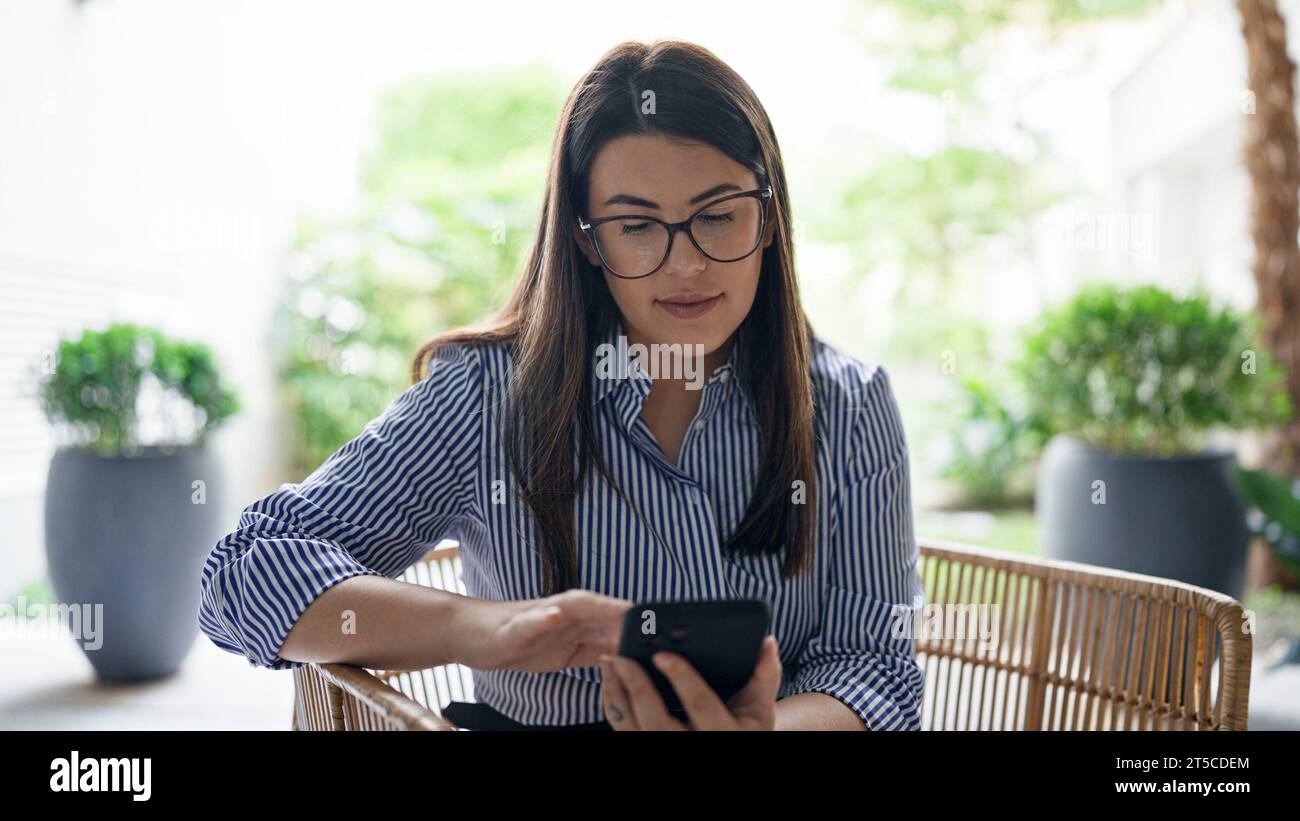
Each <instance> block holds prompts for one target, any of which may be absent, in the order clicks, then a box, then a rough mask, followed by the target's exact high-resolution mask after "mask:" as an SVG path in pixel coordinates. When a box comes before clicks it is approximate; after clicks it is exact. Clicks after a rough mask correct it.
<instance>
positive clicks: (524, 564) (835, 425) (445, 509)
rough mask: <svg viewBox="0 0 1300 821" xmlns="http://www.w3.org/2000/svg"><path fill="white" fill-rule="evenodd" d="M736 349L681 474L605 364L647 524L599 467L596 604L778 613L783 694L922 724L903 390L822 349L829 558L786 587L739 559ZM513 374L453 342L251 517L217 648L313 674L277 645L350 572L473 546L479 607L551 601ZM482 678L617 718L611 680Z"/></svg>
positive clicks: (605, 408) (222, 555) (587, 531)
mask: <svg viewBox="0 0 1300 821" xmlns="http://www.w3.org/2000/svg"><path fill="white" fill-rule="evenodd" d="M623 332H624V331H623V327H622V325H621V324H620V325H618V326H617V327H616V328H615V329H614V330H613V332H612V333H611V335H610V336H609V337H608V338H607V339H605V340H604V341H605V342H608V343H610V344H611V345H616V344H617V341H616V340H617V338H618V337H619V336H621V335H622V334H623ZM739 347H740V346H738V345H733V346H732V351H731V355H730V358H729V359H728V361H727V362H726V363H725V364H724V365H722V366H720V367H719V368H717V369H716V370H715V371H714V372H713V373H712V374H711V375H709V377H708V379H707V381H705V383H704V386H703V388H702V391H703V396H702V398H701V402H700V407H699V411H698V413H697V414H696V416H695V418H694V419H693V420H692V423H691V425H690V427H689V428H688V429H687V432H686V436H685V439H684V440H683V442H682V445H681V449H680V456H679V461H678V464H675V465H674V464H672V463H671V462H670V461H669V460H668V459H667V458H666V457H665V456H664V454H663V452H662V450H661V449H660V447H659V446H658V444H656V442H655V439H654V436H653V434H652V433H651V432H650V430H649V428H648V427H647V426H646V424H645V422H644V420H643V419H642V418H641V406H642V403H643V402H644V400H645V398H646V396H647V395H648V394H649V392H650V387H651V385H652V382H651V381H650V379H649V377H648V376H647V375H646V374H645V373H644V372H642V371H640V370H638V369H637V368H636V367H634V366H631V363H630V362H629V363H628V364H629V368H626V369H623V371H624V372H622V373H620V374H619V377H618V378H609V377H608V375H607V374H608V370H607V369H606V370H603V371H602V376H597V375H596V374H595V373H594V371H595V369H594V368H593V377H592V379H593V385H592V388H593V390H592V397H593V401H594V403H595V420H596V422H595V423H596V428H597V441H598V442H599V446H600V448H601V453H602V455H603V456H604V458H605V460H606V464H607V466H608V467H609V470H610V471H611V473H612V475H613V476H614V477H615V479H616V480H617V481H618V482H619V483H621V485H622V487H623V488H624V489H625V491H626V492H627V495H628V498H629V499H630V500H631V502H632V503H633V504H635V505H636V506H637V507H639V511H637V510H633V509H632V508H630V507H629V506H628V503H627V502H626V501H624V500H623V499H622V498H620V496H619V495H618V494H617V493H616V492H615V490H614V489H613V488H611V487H610V486H609V485H608V484H606V483H605V482H604V480H602V479H599V478H598V474H597V473H596V472H595V471H589V472H588V479H587V480H586V481H587V484H586V486H585V487H584V488H582V489H581V491H580V492H579V494H578V497H577V501H576V504H575V508H576V515H577V550H578V557H579V570H580V574H581V587H583V588H585V589H588V590H593V591H596V592H599V593H605V594H608V595H611V596H617V597H620V598H625V599H629V600H631V601H634V602H636V601H648V600H665V599H694V598H705V599H713V598H761V599H764V600H766V601H767V603H768V606H769V608H770V612H771V616H772V621H771V630H772V633H773V634H774V635H775V636H776V639H777V641H778V645H779V647H780V653H781V661H782V667H783V681H782V686H781V691H780V693H779V696H778V697H781V698H783V697H785V696H789V695H793V694H795V693H803V692H818V693H825V694H828V695H830V696H833V697H835V698H837V699H839V700H840V701H842V702H843V703H844V704H846V705H848V706H849V707H850V708H852V709H853V710H854V711H855V712H856V713H857V714H858V715H859V716H860V717H861V718H862V720H863V722H864V723H865V724H866V726H867V727H868V728H870V729H916V728H919V726H920V712H921V701H922V694H923V686H924V684H923V676H922V673H921V670H920V668H919V667H918V665H917V663H916V656H915V647H914V645H913V642H912V639H911V638H910V637H909V636H910V634H909V633H901V632H896V631H895V624H896V622H897V621H898V617H899V616H900V614H902V615H904V616H906V617H907V618H913V617H914V615H915V613H916V612H917V609H918V608H920V607H922V605H923V603H924V602H923V592H922V588H921V583H920V579H919V577H918V573H917V559H918V549H917V543H916V539H915V537H914V535H913V521H912V510H911V501H910V486H909V470H908V454H907V446H906V443H905V439H904V433H903V425H902V420H901V418H900V416H899V412H898V407H897V404H896V401H895V398H894V395H893V391H892V388H891V387H890V382H889V378H888V376H887V374H886V372H885V370H884V369H883V368H882V367H879V366H875V367H871V366H867V365H864V364H862V363H860V362H858V361H857V360H855V359H853V358H851V357H849V356H847V355H845V354H843V353H840V352H839V351H837V350H835V349H834V348H832V347H831V346H829V345H827V344H826V343H824V342H822V341H821V340H820V339H814V340H813V351H812V352H813V364H812V369H813V372H812V383H813V389H814V393H815V402H816V403H817V405H818V415H819V417H820V421H819V429H820V431H821V434H820V435H819V437H818V442H817V477H816V480H817V490H818V492H817V493H816V494H815V495H816V505H817V516H818V526H817V542H816V554H815V558H814V561H813V566H812V568H811V570H810V571H809V572H805V573H804V574H802V575H800V576H795V577H794V578H790V579H784V578H782V576H781V559H780V557H779V556H767V555H763V556H734V557H733V556H729V555H725V554H724V553H723V552H722V549H721V548H722V545H723V544H725V541H726V539H725V536H726V535H727V534H729V533H731V532H732V530H733V529H734V528H735V527H736V526H737V525H738V524H739V523H740V521H741V518H742V517H743V516H744V513H745V509H746V505H747V503H748V501H749V497H750V493H751V487H752V483H753V482H755V481H756V480H757V475H758V470H759V467H760V464H761V457H762V454H761V447H762V438H761V433H760V430H759V426H758V416H757V413H756V410H755V406H754V403H753V401H752V397H750V396H749V394H748V391H747V390H746V389H744V388H742V386H741V384H740V380H739V379H735V378H733V375H734V374H736V373H738V372H739V367H738V357H739V356H740V352H739ZM606 350H609V349H606ZM620 350H625V348H622V349H620ZM625 355H626V354H625ZM593 356H594V354H593ZM631 358H632V357H629V359H631ZM605 362H606V363H608V360H605ZM512 364H513V363H512V360H511V357H510V355H509V353H508V352H507V350H506V349H505V347H504V346H498V345H487V346H478V345H451V346H445V347H444V348H443V349H442V350H440V351H439V353H438V354H437V355H436V356H435V357H434V358H433V359H432V360H431V361H430V363H429V368H428V372H427V374H426V376H425V378H424V379H423V380H422V381H420V382H419V383H417V384H415V385H412V386H411V387H409V388H407V389H406V390H405V391H404V392H403V393H402V394H401V395H400V396H398V397H397V398H396V399H394V400H393V401H392V403H391V404H390V405H389V406H388V407H387V408H386V409H385V410H384V412H383V413H382V414H381V415H380V416H378V417H377V418H375V419H374V420H372V421H371V422H370V423H368V424H367V425H366V426H365V428H364V429H363V430H362V432H361V433H360V434H359V435H358V436H357V437H356V438H355V439H353V440H352V441H350V442H348V443H347V444H345V445H344V446H343V447H341V448H340V449H339V450H338V451H336V452H335V453H334V454H332V455H331V456H330V457H329V458H328V459H326V460H325V462H324V463H323V464H321V466H320V467H318V468H317V469H316V470H315V471H313V472H312V473H311V475H309V476H308V477H307V478H306V479H304V480H303V481H302V482H299V483H295V484H284V485H281V486H280V487H279V489H277V490H275V491H274V492H272V493H270V494H269V495H267V496H265V497H264V498H262V499H260V500H258V501H256V502H254V503H253V504H251V505H249V506H248V507H247V508H245V509H244V511H243V513H242V515H241V517H240V521H239V527H238V529H236V530H235V531H234V532H232V533H229V534H228V535H226V536H225V537H224V538H222V539H221V540H220V541H219V542H218V543H217V544H216V546H215V547H214V549H213V550H212V552H211V554H210V555H209V557H208V559H207V561H206V564H205V566H204V569H203V575H202V593H203V595H202V603H201V605H200V611H199V622H200V625H201V627H202V629H203V631H204V633H206V634H207V635H208V637H209V638H211V639H212V641H213V642H215V643H216V644H217V645H218V646H220V647H222V648H224V649H227V650H230V651H232V652H236V653H241V654H243V655H244V656H245V657H247V658H248V659H249V660H250V662H251V663H252V664H254V665H258V666H263V667H269V668H274V669H285V668H292V667H297V666H300V664H298V663H296V662H292V661H289V660H286V659H283V658H281V657H280V656H279V655H278V649H279V647H280V645H281V644H282V642H283V641H284V638H285V636H286V635H287V634H288V633H289V630H290V628H291V627H292V626H293V624H294V622H295V621H296V620H297V618H298V617H299V615H300V614H301V613H302V612H303V611H304V610H305V609H306V608H307V606H308V605H309V604H310V603H311V602H312V601H313V600H314V599H315V598H316V597H317V596H319V595H320V594H321V593H322V592H324V591H325V590H326V589H328V588H329V587H331V586H332V585H334V584H337V583H338V582H340V581H342V580H343V579H347V578H349V577H352V576H358V575H363V574H371V575H383V576H388V577H396V576H399V575H401V574H402V572H403V571H404V570H405V569H406V568H407V567H409V566H410V565H411V564H412V563H414V562H416V561H417V560H419V559H420V557H422V556H423V555H424V554H425V553H426V552H427V551H428V550H429V549H430V548H432V547H434V546H435V545H437V544H438V543H439V542H441V541H443V540H444V539H454V540H455V541H457V542H459V544H460V550H461V562H462V581H463V584H464V588H465V592H466V593H467V594H468V595H470V596H473V597H477V598H484V599H496V600H504V599H510V600H514V599H529V598H536V597H538V596H540V595H541V575H540V568H539V559H538V555H537V553H536V551H535V549H533V548H531V547H530V545H532V544H535V542H534V540H533V539H534V533H535V530H534V526H533V523H532V520H531V515H530V512H529V511H528V509H527V506H526V505H525V504H524V503H522V502H520V501H519V500H518V499H517V498H516V497H515V495H514V493H513V489H514V481H513V477H512V476H511V474H510V471H509V470H507V469H506V468H505V467H504V465H505V457H504V451H503V448H502V441H501V438H500V437H499V435H498V430H497V423H498V419H497V418H496V417H497V413H498V411H497V408H498V407H499V404H500V402H501V399H502V396H503V391H504V386H505V385H507V384H508V379H509V374H510V370H511V368H512ZM792 492H793V491H792ZM473 678H474V693H475V697H476V699H477V700H479V701H482V702H485V703H487V704H488V705H490V706H492V707H494V708H496V709H497V710H499V711H500V712H502V713H504V714H505V715H507V716H509V717H510V718H513V719H515V720H516V721H520V722H524V723H527V724H577V723H586V722H594V721H600V720H601V719H602V718H603V714H602V710H601V706H600V697H599V694H600V670H599V668H597V667H583V668H570V669H566V670H563V671H559V672H553V673H528V672H518V671H514V670H475V671H473Z"/></svg>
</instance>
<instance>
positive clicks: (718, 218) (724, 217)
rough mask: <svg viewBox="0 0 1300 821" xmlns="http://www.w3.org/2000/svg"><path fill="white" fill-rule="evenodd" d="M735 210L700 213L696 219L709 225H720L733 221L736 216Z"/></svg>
mask: <svg viewBox="0 0 1300 821" xmlns="http://www.w3.org/2000/svg"><path fill="white" fill-rule="evenodd" d="M734 213H735V212H733V211H728V212H727V213H725V214H700V215H699V216H698V217H696V219H698V220H700V221H701V222H704V223H706V224H708V225H719V224H721V223H726V222H731V221H732V220H733V219H735V217H734V216H733V215H734Z"/></svg>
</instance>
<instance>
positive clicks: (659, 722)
mask: <svg viewBox="0 0 1300 821" xmlns="http://www.w3.org/2000/svg"><path fill="white" fill-rule="evenodd" d="M654 662H655V665H656V666H657V667H658V668H659V671H660V672H662V673H663V674H664V677H665V678H667V679H668V681H669V682H670V683H671V684H672V685H673V689H674V690H675V691H676V692H677V697H678V699H680V700H681V702H682V707H684V708H685V710H686V715H687V717H688V718H689V719H690V723H689V724H683V723H682V722H681V721H679V720H678V719H676V718H674V717H673V716H672V715H670V714H669V712H668V708H667V707H666V706H665V705H664V701H663V699H662V698H660V697H659V691H658V690H656V689H655V686H654V683H653V682H652V681H651V680H650V676H649V675H648V674H647V673H646V671H645V670H643V669H642V668H641V665H640V664H639V663H637V662H635V661H633V660H632V659H629V658H625V657H623V656H615V655H608V656H603V657H602V658H601V660H600V667H601V671H602V673H603V676H602V683H601V692H600V703H601V705H603V707H604V710H605V718H606V719H608V720H609V723H610V725H611V726H612V727H613V728H614V729H615V730H772V729H775V727H776V694H777V692H778V691H779V690H780V689H781V657H780V654H779V653H778V652H777V646H776V637H775V636H768V637H767V638H765V639H764V640H763V646H762V649H761V651H760V653H759V657H758V664H757V665H756V666H755V667H754V674H753V676H751V677H750V679H749V682H748V683H747V684H746V685H745V687H744V689H742V690H741V691H740V692H739V693H736V695H734V696H732V697H731V701H730V703H729V704H724V703H723V701H722V699H720V698H718V694H717V693H715V692H714V691H713V688H711V687H710V686H709V685H708V683H706V682H705V681H704V678H703V677H701V676H700V674H699V673H698V672H696V671H695V669H694V668H693V667H691V665H690V664H689V663H687V661H686V659H684V658H682V657H681V656H679V655H677V654H676V653H667V652H659V653H655V655H654Z"/></svg>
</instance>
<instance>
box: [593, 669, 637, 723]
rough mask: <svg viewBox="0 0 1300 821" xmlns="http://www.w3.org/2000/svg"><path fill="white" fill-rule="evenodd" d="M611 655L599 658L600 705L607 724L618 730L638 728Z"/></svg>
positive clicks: (625, 690)
mask: <svg viewBox="0 0 1300 821" xmlns="http://www.w3.org/2000/svg"><path fill="white" fill-rule="evenodd" d="M611 661H612V656H609V655H603V656H601V658H600V674H601V676H600V705H601V709H602V710H604V712H605V719H606V720H607V721H609V726H611V727H613V728H614V729H615V730H618V731H628V730H639V729H641V728H640V727H638V726H637V723H636V716H635V715H633V713H632V703H631V699H630V698H628V694H627V688H625V687H624V686H623V679H622V677H621V676H619V674H618V672H617V671H616V670H615V669H614V667H613V665H612V664H611V663H610V662H611Z"/></svg>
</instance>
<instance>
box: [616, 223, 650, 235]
mask: <svg viewBox="0 0 1300 821" xmlns="http://www.w3.org/2000/svg"><path fill="white" fill-rule="evenodd" d="M622 225H623V230H621V231H619V234H620V235H623V236H626V235H628V234H632V235H636V234H643V233H645V231H646V229H647V228H649V227H650V223H648V222H625V223H623V224H622Z"/></svg>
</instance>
